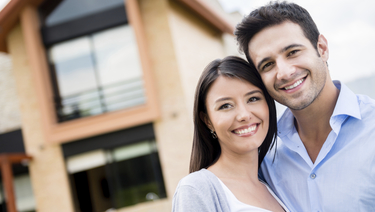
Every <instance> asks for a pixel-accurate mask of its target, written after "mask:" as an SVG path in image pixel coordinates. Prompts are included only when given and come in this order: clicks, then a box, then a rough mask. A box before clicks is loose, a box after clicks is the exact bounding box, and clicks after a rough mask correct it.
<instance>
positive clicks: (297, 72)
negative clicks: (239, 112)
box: [235, 2, 375, 212]
mask: <svg viewBox="0 0 375 212" xmlns="http://www.w3.org/2000/svg"><path fill="white" fill-rule="evenodd" d="M235 34H236V36H237V41H238V43H239V45H240V49H241V50H242V51H243V52H244V53H245V55H246V57H247V59H248V61H249V62H250V63H251V64H253V65H254V66H255V67H256V68H257V70H258V72H259V74H260V75H261V77H262V79H263V81H264V84H265V85H266V88H267V90H268V92H269V93H270V94H271V96H272V97H273V98H274V99H275V100H276V101H278V102H279V103H281V104H283V105H286V106H287V107H288V108H287V109H286V111H285V112H284V114H283V115H282V117H281V118H280V120H279V121H278V136H279V138H280V139H279V140H278V144H277V152H276V155H275V157H274V151H271V154H268V155H267V157H266V158H265V160H264V162H263V164H262V166H261V174H262V175H263V177H264V178H265V180H266V181H267V182H268V183H269V184H270V186H271V187H272V189H273V190H274V191H275V192H276V193H277V195H278V196H279V197H280V198H281V199H282V200H283V201H284V203H285V204H286V205H287V206H288V207H289V209H290V210H291V211H298V212H305V211H328V212H331V211H375V101H374V100H372V99H370V98H368V97H366V96H363V95H355V94H354V93H353V92H352V91H350V90H349V89H348V88H347V87H346V86H345V85H344V84H342V83H340V82H339V81H334V82H332V80H331V78H330V75H329V70H328V63H327V61H328V57H329V51H328V44H327V40H326V39H325V37H324V36H323V35H321V34H320V33H319V31H318V29H317V27H316V25H315V23H314V21H313V20H312V18H311V17H310V15H309V13H308V12H307V11H306V10H305V9H304V8H302V7H300V6H298V5H296V4H294V3H286V2H282V3H280V2H274V3H270V4H268V5H266V6H263V7H260V8H259V9H256V10H254V11H253V12H251V13H250V15H249V16H247V17H245V18H244V19H243V21H242V22H241V23H240V24H238V25H237V29H236V32H235ZM348 62H349V61H348ZM352 62H356V61H352ZM352 71H356V70H352Z"/></svg>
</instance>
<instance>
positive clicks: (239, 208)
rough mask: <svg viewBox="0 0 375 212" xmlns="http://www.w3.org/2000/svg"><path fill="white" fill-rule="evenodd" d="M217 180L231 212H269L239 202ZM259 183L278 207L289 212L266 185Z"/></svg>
mask: <svg viewBox="0 0 375 212" xmlns="http://www.w3.org/2000/svg"><path fill="white" fill-rule="evenodd" d="M217 179H218V180H219V182H220V184H221V186H222V187H223V189H224V192H225V196H226V197H227V200H228V204H229V208H230V211H231V212H271V211H269V210H266V209H263V208H259V207H255V206H252V205H248V204H245V203H243V202H241V201H239V200H238V199H237V198H236V196H234V194H233V193H232V191H231V190H229V188H228V187H227V186H226V185H225V184H224V183H223V182H222V181H221V180H220V179H219V178H217ZM260 182H261V183H263V184H264V185H265V186H266V188H267V189H268V191H269V192H270V193H271V195H272V196H273V197H274V198H275V199H276V201H277V202H278V203H279V204H280V206H281V207H282V208H283V209H284V210H285V211H286V212H289V210H288V209H287V208H286V206H285V205H284V203H282V202H281V200H280V199H279V198H278V197H277V196H276V195H275V193H273V191H272V190H271V189H270V188H269V187H268V185H267V184H266V183H264V182H262V181H260Z"/></svg>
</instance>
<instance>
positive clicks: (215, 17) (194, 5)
mask: <svg viewBox="0 0 375 212" xmlns="http://www.w3.org/2000/svg"><path fill="white" fill-rule="evenodd" d="M43 1H44V0H10V1H9V3H8V4H7V5H6V6H5V7H4V8H3V10H1V11H0V52H8V49H7V44H6V39H7V36H8V33H9V32H10V31H11V30H12V28H13V27H14V26H15V25H16V24H17V22H18V20H19V16H20V13H21V11H22V9H23V8H24V7H25V6H27V5H34V6H38V5H40V4H41V3H42V2H43ZM177 1H178V2H181V3H182V4H184V5H185V6H187V7H188V8H190V9H191V10H193V11H194V12H195V13H196V14H197V15H199V16H200V17H201V18H203V19H205V20H206V21H207V22H209V23H210V24H211V25H213V26H214V27H215V28H217V29H218V30H220V31H221V32H223V33H229V34H233V32H234V25H233V24H231V23H230V22H229V21H228V20H226V18H225V17H224V16H223V15H221V14H220V13H219V12H217V11H215V10H214V9H213V8H211V7H210V6H209V5H208V4H207V3H205V2H204V0H177Z"/></svg>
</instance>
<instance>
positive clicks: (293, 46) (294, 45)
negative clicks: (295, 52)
mask: <svg viewBox="0 0 375 212" xmlns="http://www.w3.org/2000/svg"><path fill="white" fill-rule="evenodd" d="M295 47H303V45H302V44H290V45H289V46H286V47H284V48H283V49H281V51H280V53H283V52H286V51H288V50H289V49H291V48H295Z"/></svg>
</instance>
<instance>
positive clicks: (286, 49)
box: [257, 44, 303, 70]
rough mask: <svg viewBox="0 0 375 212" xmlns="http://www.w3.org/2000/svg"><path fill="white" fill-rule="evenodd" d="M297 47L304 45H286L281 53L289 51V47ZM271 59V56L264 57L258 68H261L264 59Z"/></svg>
mask: <svg viewBox="0 0 375 212" xmlns="http://www.w3.org/2000/svg"><path fill="white" fill-rule="evenodd" d="M295 47H303V45H301V44H290V45H289V46H286V47H284V48H282V49H281V51H280V53H283V52H286V51H288V49H291V48H295ZM269 59H271V57H265V58H263V59H262V60H261V61H260V62H259V64H258V66H257V69H258V70H260V65H262V63H264V61H267V60H269Z"/></svg>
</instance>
